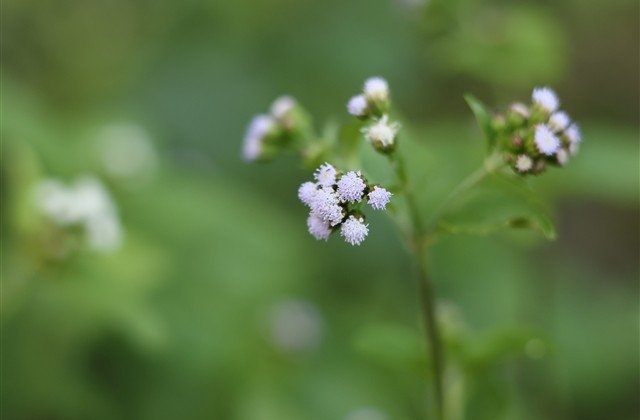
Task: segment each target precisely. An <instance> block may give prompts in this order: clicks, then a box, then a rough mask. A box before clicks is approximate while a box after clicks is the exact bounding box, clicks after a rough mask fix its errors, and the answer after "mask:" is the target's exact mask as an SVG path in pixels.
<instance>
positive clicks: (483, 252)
mask: <svg viewBox="0 0 640 420" xmlns="http://www.w3.org/2000/svg"><path fill="white" fill-rule="evenodd" d="M637 8H638V5H637V2H634V1H631V0H617V1H615V2H599V1H595V0H587V1H585V0H581V1H577V0H563V1H559V2H528V1H526V2H518V3H512V2H504V1H501V0H491V1H487V2H474V1H466V0H464V1H463V0H456V1H439V0H438V1H437V0H433V1H429V2H415V1H406V0H405V1H400V0H398V1H389V2H375V3H371V4H367V7H366V10H365V9H363V7H362V4H361V3H359V2H349V1H338V0H328V1H325V2H312V3H309V2H306V3H305V2H293V1H291V0H269V1H264V2H254V1H247V0H239V1H203V0H190V1H186V2H171V1H166V0H161V1H154V2H148V1H138V2H133V1H130V0H109V1H105V2H85V1H77V0H62V1H56V2H46V1H41V0H26V1H25V0H7V1H4V2H3V4H2V9H3V10H2V12H3V13H2V39H1V41H0V42H1V43H2V63H1V65H2V123H1V131H2V155H1V157H0V185H1V186H2V188H1V190H0V197H1V202H2V218H1V221H0V222H1V223H0V229H1V230H0V232H1V233H0V245H1V254H2V293H1V307H0V311H1V312H0V314H1V322H0V328H1V334H2V343H1V347H2V352H1V353H2V354H1V359H2V366H1V369H0V370H1V379H2V387H1V388H2V390H1V398H2V400H1V404H0V406H1V411H2V412H1V414H2V417H3V418H8V419H27V418H55V419H85V418H92V419H93V418H95V419H101V418H104V419H114V418H136V419H145V418H153V419H164V418H166V419H173V418H189V419H199V418H202V419H211V418H216V419H240V420H242V419H247V420H254V419H274V420H276V419H277V420H287V419H292V420H294V419H295V420H297V419H311V420H313V419H318V420H325V419H343V418H349V419H350V420H351V419H353V418H355V419H360V420H362V419H363V418H369V419H370V420H371V419H376V418H388V419H418V418H423V417H424V414H425V410H426V407H425V404H424V399H425V393H424V384H425V382H426V380H427V378H428V376H429V375H430V373H429V370H428V366H429V361H428V360H427V359H426V356H425V353H426V352H425V348H424V344H423V340H422V339H421V337H420V335H419V334H418V331H419V327H418V326H419V325H420V321H419V316H418V314H419V309H418V307H417V302H415V304H414V303H411V304H410V303H409V302H414V297H415V294H416V291H415V288H414V285H413V283H412V282H411V281H409V280H408V279H409V278H410V276H411V275H412V270H411V267H412V265H411V261H410V260H409V259H408V258H407V256H406V255H405V253H404V251H403V248H402V243H401V241H400V240H399V237H398V235H397V234H396V233H395V228H394V226H393V225H392V223H390V222H389V220H388V219H387V218H386V217H385V216H384V214H385V213H384V212H382V211H369V212H367V217H368V221H367V223H370V225H371V227H372V229H371V231H370V233H369V235H368V236H367V239H366V242H365V243H364V244H363V245H362V246H360V247H352V246H350V245H349V244H343V243H342V241H331V243H330V244H325V243H322V242H316V241H315V240H314V238H313V237H310V236H309V235H308V234H307V233H306V232H305V231H304V225H303V223H304V222H303V221H304V217H305V215H304V210H303V209H302V206H301V205H300V203H299V201H298V200H297V198H296V197H295V191H296V190H297V188H298V187H299V186H300V184H302V183H303V182H304V181H306V180H308V179H309V171H311V170H313V169H315V168H317V167H318V166H319V165H321V164H322V163H324V162H325V161H326V160H327V159H326V156H323V151H322V150H310V156H314V157H315V161H314V162H313V164H311V163H309V165H310V166H309V167H308V168H305V169H302V168H298V165H297V162H296V161H295V160H294V159H292V158H290V157H288V158H284V159H281V161H280V164H279V165H265V166H262V167H258V166H252V167H249V169H248V167H247V166H246V165H244V164H243V162H242V160H241V159H238V143H237V141H236V140H235V139H238V138H240V137H242V133H243V130H244V129H245V124H246V121H247V120H248V119H249V118H250V117H251V115H252V113H253V112H254V110H256V109H262V108H265V109H266V108H267V107H268V106H269V104H270V102H271V100H272V99H273V98H274V97H275V96H276V95H277V94H279V93H280V92H282V91H287V92H290V93H291V94H292V95H293V96H294V97H295V98H296V99H297V100H298V101H299V103H300V104H305V106H306V108H307V109H308V110H309V113H311V114H312V115H314V117H315V118H317V120H326V121H327V124H326V125H325V126H322V127H318V128H319V130H318V132H317V133H316V136H317V137H318V139H317V140H320V142H321V143H322V141H323V139H331V138H337V137H341V138H343V137H345V136H352V137H353V138H354V139H355V138H358V139H359V140H361V138H360V136H361V134H362V133H360V132H359V131H358V130H359V127H360V126H361V124H362V123H361V122H360V121H353V124H352V125H349V126H347V127H345V128H344V129H343V130H341V129H340V125H339V124H337V123H336V122H335V121H340V120H342V117H341V116H342V115H344V110H343V109H342V107H343V104H345V103H346V102H347V101H348V99H349V98H348V97H345V96H344V94H345V93H348V92H351V90H352V89H353V87H354V86H356V85H358V84H359V83H360V82H361V81H362V80H363V79H364V78H365V77H367V76H369V75H370V74H372V73H373V74H384V75H385V77H387V79H388V80H389V82H390V84H391V85H392V86H393V99H394V104H395V105H394V109H395V112H397V115H402V116H406V118H407V121H411V122H412V123H411V124H407V123H406V122H405V120H402V119H401V121H400V122H401V123H402V125H401V131H400V133H401V136H402V138H401V141H403V140H405V139H406V140H407V141H406V142H404V143H402V144H403V145H407V146H410V145H412V146H411V147H412V150H410V151H408V157H407V168H416V169H420V170H419V171H416V173H410V174H409V175H410V176H411V177H412V179H416V180H417V181H416V182H421V183H422V184H423V185H424V186H425V190H424V191H423V192H422V194H423V195H422V196H421V197H420V201H421V202H420V203H418V204H419V205H420V206H421V208H425V209H433V207H432V204H433V203H437V202H441V201H442V200H443V199H444V198H445V197H446V196H447V195H448V193H449V192H450V191H451V189H452V188H453V187H454V185H455V183H456V182H458V181H459V180H462V179H464V177H465V176H466V175H467V174H469V173H472V172H473V170H474V168H477V167H478V166H479V165H481V164H482V160H481V159H480V158H479V157H480V156H482V155H483V152H484V149H485V145H484V144H483V143H482V142H479V141H477V139H478V137H479V135H478V132H477V129H476V127H475V126H474V125H473V123H472V121H471V119H470V118H469V113H468V111H467V110H466V109H465V104H464V101H462V100H461V99H460V98H462V96H463V94H464V93H466V92H474V93H475V94H476V95H477V96H478V97H479V98H482V99H483V100H484V101H485V102H486V103H491V104H495V105H496V108H497V109H502V110H507V109H509V106H510V105H509V104H510V102H509V101H511V100H513V98H525V97H526V96H527V95H528V92H529V90H530V88H531V87H532V86H541V85H543V84H549V85H551V86H553V87H554V88H556V89H557V91H558V93H559V95H560V97H561V98H562V100H563V108H564V107H566V109H568V110H571V114H572V117H575V118H576V119H577V120H579V121H581V122H582V124H581V127H580V128H581V130H582V133H583V135H584V137H585V138H586V139H588V147H584V148H583V150H581V151H580V154H579V155H578V157H577V158H575V159H572V160H571V162H570V164H569V165H567V166H566V167H565V168H563V169H562V170H561V171H560V170H553V171H552V170H549V171H547V172H545V174H544V176H541V177H532V176H528V177H527V179H526V183H527V184H531V185H532V188H534V189H535V190H536V192H537V193H539V194H540V196H541V197H543V198H544V201H549V200H551V201H554V202H556V203H557V206H555V207H554V209H555V210H554V212H553V214H552V216H553V217H552V218H553V220H554V221H555V222H556V225H557V228H558V239H557V241H555V242H554V243H552V244H550V245H549V244H547V243H546V242H542V241H540V240H539V238H538V237H537V236H535V235H530V234H527V233H525V232H524V231H522V232H518V233H515V232H511V233H506V232H504V233H499V234H497V235H495V236H492V237H483V238H478V237H477V236H475V234H476V233H481V232H480V229H478V227H479V226H480V223H479V222H480V221H484V222H486V220H487V217H488V216H492V215H493V216H495V219H494V221H496V222H498V221H501V220H504V217H503V216H504V215H505V214H507V212H511V213H512V212H513V211H514V208H515V209H516V210H522V207H520V208H518V207H517V202H516V201H507V203H511V204H509V205H508V206H506V208H504V209H503V211H504V212H503V211H501V212H498V214H495V213H490V212H486V211H485V210H487V209H489V208H494V205H495V202H496V201H500V202H505V201H504V200H505V195H504V194H497V193H495V189H493V187H494V186H491V185H486V186H485V185H478V187H479V190H478V195H477V196H475V197H470V198H469V201H468V203H459V206H458V204H456V206H455V207H456V208H457V209H459V210H460V211H459V212H458V213H450V215H449V217H448V219H447V222H449V223H448V224H441V225H440V227H441V228H442V229H446V228H447V226H461V224H460V223H459V222H460V221H462V220H466V223H465V224H464V226H463V228H462V229H461V228H457V229H455V232H454V233H457V234H458V235H456V236H455V237H449V236H447V237H445V236H443V237H442V239H441V240H440V241H438V242H437V243H436V244H435V245H434V246H433V247H431V249H430V251H429V252H428V253H427V255H426V258H427V260H428V261H429V263H430V267H431V270H432V273H433V278H434V279H435V280H436V281H437V284H436V285H435V286H436V288H437V290H438V295H439V297H441V299H442V302H441V303H440V305H439V306H438V314H439V316H440V319H441V325H442V335H443V343H444V345H445V346H446V351H447V354H449V355H451V357H452V358H455V360H456V361H457V363H458V365H459V366H463V368H461V370H460V371H459V372H456V373H455V375H456V376H458V377H459V376H462V377H463V378H464V383H465V387H464V388H460V387H459V386H456V384H457V382H452V386H451V387H450V388H449V389H448V392H449V393H450V395H454V396H455V395H456V393H458V395H459V398H460V399H462V400H464V401H465V402H466V403H465V405H464V407H459V408H460V409H462V410H463V411H460V414H462V412H464V415H465V418H469V419H495V418H509V419H513V418H516V419H538V418H558V419H600V418H620V419H627V418H629V419H631V418H637V417H638V411H637V410H638V407H637V395H638V360H637V355H638V340H637V334H638V328H637V313H638V304H637V295H638V293H637V279H638V263H637V255H638V238H637V232H638V230H639V229H638V220H637V213H638V190H639V188H638V159H637V156H638V144H637V139H638V121H637V116H638V97H637V92H638V77H637V74H638V70H639V69H638V62H639V60H638V50H639V49H638V45H637V40H638V15H639V14H638V11H637ZM593 22H598V24H597V25H594V24H593ZM282 103H284V105H286V101H285V102H282ZM285 108H286V107H285ZM338 109H340V111H339V112H338ZM270 112H271V111H270ZM488 113H489V115H494V112H492V111H488ZM276 114H277V111H276ZM354 120H355V119H354ZM394 121H395V118H394ZM336 131H337V134H336ZM109 139H112V140H109ZM125 139H128V140H125ZM134 139H137V140H134ZM346 146H348V147H351V146H352V144H348V145H346ZM413 146H415V147H413ZM362 152H363V156H362V158H363V164H364V167H365V168H376V167H379V168H384V167H385V166H384V165H382V164H380V163H382V162H384V159H385V158H384V157H383V156H381V155H380V154H378V153H376V152H375V150H374V149H373V148H371V147H369V148H363V149H362ZM436 157H437V159H436ZM421 162H422V163H424V166H420V165H419V163H421ZM334 164H335V165H336V166H339V167H340V168H342V169H345V170H347V169H349V168H351V165H350V163H349V162H344V165H343V162H334ZM367 175H369V173H368V172H367ZM81 179H92V180H93V181H92V182H94V181H95V183H94V185H100V186H101V187H99V189H100V190H101V191H103V192H104V193H105V195H104V196H105V197H108V200H107V201H106V202H108V203H111V204H110V205H108V206H106V207H103V210H104V209H105V208H110V209H111V210H109V211H108V212H107V213H109V214H111V216H112V217H113V218H112V219H111V220H117V221H118V224H119V226H120V229H119V232H120V236H119V238H120V240H119V241H118V242H117V246H114V247H111V248H110V249H109V251H108V252H102V251H101V250H99V249H95V248H92V247H91V245H90V241H89V237H88V236H87V231H86V230H84V229H85V228H86V226H87V222H86V220H88V219H86V218H84V219H83V220H85V221H84V222H80V221H79V222H78V223H76V224H72V225H64V226H60V225H58V224H57V223H54V221H53V220H52V219H51V218H49V217H47V216H46V213H45V212H43V211H42V208H41V207H39V205H38V200H37V196H38V195H37V193H36V191H38V186H39V185H44V184H43V182H46V181H47V180H49V181H54V185H57V187H56V188H57V189H58V190H59V191H64V194H63V195H69V196H75V194H76V193H77V189H76V188H77V185H78V184H77V183H78V182H81V181H80V180H81ZM371 181H375V182H377V183H380V185H381V186H382V187H385V188H386V187H389V188H390V186H391V185H393V172H392V171H390V170H388V171H387V170H383V171H381V172H380V173H371ZM480 187H482V188H480ZM94 191H97V190H94ZM487 191H494V193H490V194H488V195H487ZM292 192H293V193H292ZM391 192H392V193H394V195H393V196H392V197H391V200H392V201H391V202H390V203H389V205H391V204H392V203H394V202H398V203H402V200H400V199H399V196H398V195H397V194H396V192H394V191H391ZM507 195H508V194H507ZM69 202H72V201H69ZM85 204H86V203H85V202H84V200H83V202H82V205H83V206H84V205H85ZM463 204H469V206H463ZM388 208H389V209H390V207H388ZM469 208H474V209H476V211H474V212H472V213H471V214H470V213H468V212H467V211H466V210H465V209H467V210H468V209H469ZM387 211H389V210H387ZM116 216H117V218H116ZM431 216H432V215H430V214H425V217H427V218H428V217H431ZM373 227H375V229H374V228H373ZM469 233H473V234H474V235H468V234H469ZM114 243H116V242H114ZM308 255H313V256H314V258H313V259H311V260H310V259H309V258H308V257H307V256H308ZM327 261H330V264H328V263H327ZM461 261H464V262H465V263H464V264H462V263H461ZM290 303H293V305H289V304H290ZM278 308H284V309H278ZM311 308H315V309H311ZM283 314H284V315H283ZM302 314H305V315H302ZM305 319H306V320H305ZM283 320H284V321H283ZM294 320H295V322H294ZM277 325H279V326H277ZM314 329H315V331H316V332H315V333H313V334H311V333H312V332H313V331H314ZM288 333H291V334H289V335H288ZM306 334H308V335H307V336H306V337H305V335H306ZM278 337H280V338H278ZM282 337H285V339H283V338H282ZM533 337H535V338H533ZM532 338H533V339H532ZM282 343H288V344H284V347H283V344H282ZM291 343H293V344H291ZM302 343H304V344H302ZM289 349H291V350H289ZM294 349H295V350H294ZM453 410H454V408H453V407H450V412H451V413H454V411H453ZM454 414H455V413H454Z"/></svg>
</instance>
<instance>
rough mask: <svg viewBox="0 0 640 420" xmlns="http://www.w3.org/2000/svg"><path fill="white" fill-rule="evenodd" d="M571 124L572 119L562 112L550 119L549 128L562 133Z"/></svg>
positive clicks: (552, 115) (555, 113) (556, 113)
mask: <svg viewBox="0 0 640 420" xmlns="http://www.w3.org/2000/svg"><path fill="white" fill-rule="evenodd" d="M570 123H571V119H570V118H569V116H568V115H567V114H566V113H565V112H562V111H558V112H554V113H553V114H551V117H549V127H551V128H552V129H554V130H555V131H562V130H564V129H565V128H567V127H568V126H569V124H570Z"/></svg>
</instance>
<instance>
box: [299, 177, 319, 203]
mask: <svg viewBox="0 0 640 420" xmlns="http://www.w3.org/2000/svg"><path fill="white" fill-rule="evenodd" d="M317 192H318V186H317V185H316V184H315V183H313V182H305V183H303V184H302V185H300V188H298V198H299V199H300V201H302V202H303V203H304V204H305V205H306V206H307V207H310V206H311V203H313V199H314V197H315V196H316V193H317Z"/></svg>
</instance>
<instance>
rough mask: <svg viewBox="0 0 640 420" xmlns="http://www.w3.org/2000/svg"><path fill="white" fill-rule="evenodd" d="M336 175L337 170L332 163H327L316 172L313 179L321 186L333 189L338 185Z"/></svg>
mask: <svg viewBox="0 0 640 420" xmlns="http://www.w3.org/2000/svg"><path fill="white" fill-rule="evenodd" d="M336 173H337V171H336V168H334V167H333V165H331V164H330V163H326V162H325V163H323V164H322V165H321V166H320V167H319V168H318V169H317V170H316V172H315V174H313V177H314V178H315V180H316V181H318V184H320V185H321V186H323V187H331V186H333V185H335V183H336Z"/></svg>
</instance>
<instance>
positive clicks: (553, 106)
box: [531, 87, 560, 113]
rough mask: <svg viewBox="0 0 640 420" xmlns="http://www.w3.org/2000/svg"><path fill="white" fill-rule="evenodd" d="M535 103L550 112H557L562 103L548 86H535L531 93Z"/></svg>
mask: <svg viewBox="0 0 640 420" xmlns="http://www.w3.org/2000/svg"><path fill="white" fill-rule="evenodd" d="M531 97H532V100H533V103H534V104H536V105H538V106H539V107H540V108H542V109H543V110H545V111H546V112H548V113H552V112H555V111H556V110H557V109H558V106H559V105H560V101H559V100H558V95H556V93H555V92H554V91H553V90H552V89H551V88H548V87H543V88H535V89H533V94H532V95H531Z"/></svg>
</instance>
